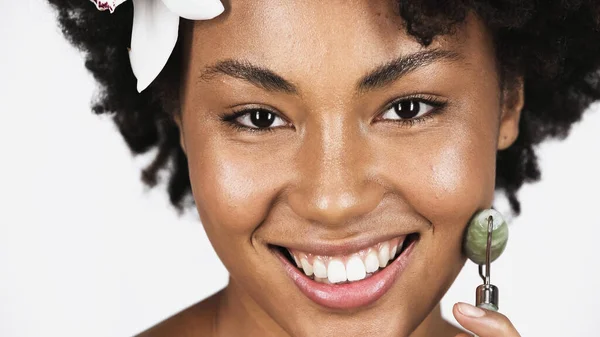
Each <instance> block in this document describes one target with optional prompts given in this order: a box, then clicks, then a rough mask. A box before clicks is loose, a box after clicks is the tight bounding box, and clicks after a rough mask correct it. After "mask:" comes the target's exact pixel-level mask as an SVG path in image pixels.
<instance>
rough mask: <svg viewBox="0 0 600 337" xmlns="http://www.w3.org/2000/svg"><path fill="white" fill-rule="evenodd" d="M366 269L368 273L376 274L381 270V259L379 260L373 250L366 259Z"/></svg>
mask: <svg viewBox="0 0 600 337" xmlns="http://www.w3.org/2000/svg"><path fill="white" fill-rule="evenodd" d="M365 267H366V269H367V273H374V272H376V271H377V269H379V259H378V258H377V253H376V252H375V251H374V250H372V251H370V252H369V254H367V257H366V258H365Z"/></svg>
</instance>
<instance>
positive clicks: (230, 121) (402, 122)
mask: <svg viewBox="0 0 600 337" xmlns="http://www.w3.org/2000/svg"><path fill="white" fill-rule="evenodd" d="M406 101H415V102H416V103H423V104H427V105H430V106H431V107H432V108H431V111H429V112H428V113H427V114H425V115H424V116H421V117H417V118H409V119H394V120H391V119H379V118H376V119H375V120H378V121H382V122H385V123H394V124H397V125H398V126H399V127H412V126H414V125H416V124H420V123H423V122H427V120H429V119H431V118H433V116H434V115H436V114H438V113H441V112H442V111H443V110H444V108H445V107H446V105H447V104H448V102H447V101H446V100H443V99H440V98H439V97H436V96H432V95H410V96H406V97H403V98H400V99H397V100H394V101H392V102H391V103H388V104H387V105H386V107H385V108H384V109H383V112H382V113H380V114H379V115H378V116H380V115H383V114H384V113H385V112H387V111H389V109H392V108H393V107H394V106H395V105H397V104H400V103H402V102H406ZM253 111H265V112H269V113H272V114H274V115H275V116H276V118H282V117H281V116H279V114H278V113H276V112H274V111H272V110H270V109H265V108H253V109H247V108H246V109H243V110H240V111H235V112H233V113H228V114H224V115H222V116H221V121H223V122H224V123H226V124H227V125H228V126H230V127H232V128H233V129H234V130H236V131H244V132H251V133H263V132H273V131H275V130H276V129H278V128H280V127H266V128H252V127H247V126H245V125H242V124H240V123H239V122H237V119H238V118H240V117H242V116H244V115H247V114H249V113H251V112H253Z"/></svg>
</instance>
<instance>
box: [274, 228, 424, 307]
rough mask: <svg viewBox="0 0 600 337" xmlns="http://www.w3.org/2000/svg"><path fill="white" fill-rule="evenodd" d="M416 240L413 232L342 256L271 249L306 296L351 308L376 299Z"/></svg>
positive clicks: (406, 259) (390, 284)
mask: <svg viewBox="0 0 600 337" xmlns="http://www.w3.org/2000/svg"><path fill="white" fill-rule="evenodd" d="M418 239H419V235H418V234H417V233H413V234H409V235H405V236H401V237H396V238H393V239H391V240H387V241H383V242H379V243H377V244H375V245H373V246H370V247H368V248H364V249H361V250H359V251H356V252H353V253H350V254H347V255H341V256H326V255H316V254H312V253H308V252H302V251H298V250H295V249H289V248H285V247H281V246H272V248H274V251H275V253H276V255H277V256H278V257H279V259H280V260H281V261H282V262H283V264H284V268H285V271H286V272H287V274H288V276H290V277H291V279H292V281H294V283H295V284H296V286H298V288H299V289H300V291H301V292H302V293H304V295H306V296H307V297H308V298H309V299H311V300H312V301H313V302H315V303H317V304H320V305H322V306H325V307H328V308H333V309H352V308H358V307H361V306H365V305H368V304H371V303H373V302H375V301H376V300H377V299H379V298H380V297H381V296H383V294H385V293H386V292H387V290H389V289H390V288H391V286H392V285H393V284H394V282H395V280H396V278H397V276H398V275H399V274H400V272H401V271H402V270H404V268H405V267H406V265H407V262H408V258H409V255H410V253H411V251H412V250H413V247H414V246H415V244H416V243H417V242H418Z"/></svg>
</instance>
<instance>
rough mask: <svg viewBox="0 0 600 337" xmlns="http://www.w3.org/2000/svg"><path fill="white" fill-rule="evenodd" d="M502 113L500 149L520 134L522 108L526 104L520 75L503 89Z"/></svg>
mask: <svg viewBox="0 0 600 337" xmlns="http://www.w3.org/2000/svg"><path fill="white" fill-rule="evenodd" d="M501 104H502V114H501V116H500V128H499V132H498V150H505V149H507V148H509V147H510V146H511V145H512V144H513V143H514V142H515V140H517V137H518V136H519V121H520V119H521V110H523V105H524V104H525V92H524V83H523V78H522V77H519V78H517V79H515V80H513V81H511V83H510V84H508V83H507V84H504V88H503V89H502V102H501Z"/></svg>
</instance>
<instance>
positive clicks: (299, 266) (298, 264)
mask: <svg viewBox="0 0 600 337" xmlns="http://www.w3.org/2000/svg"><path fill="white" fill-rule="evenodd" d="M290 254H291V255H292V256H293V257H294V262H296V267H298V268H302V265H301V264H300V261H298V258H297V257H296V255H294V254H292V253H290Z"/></svg>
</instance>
